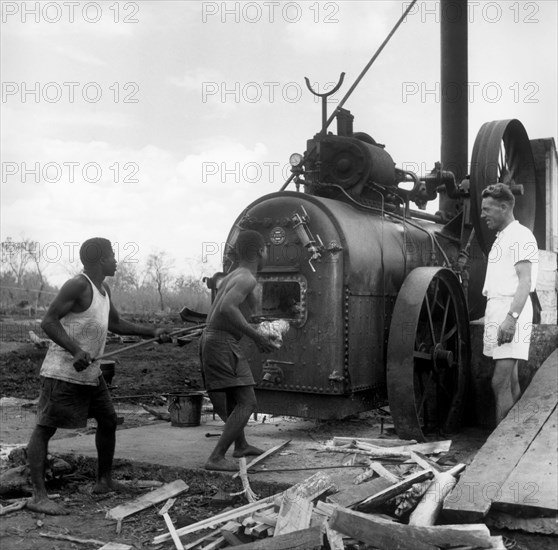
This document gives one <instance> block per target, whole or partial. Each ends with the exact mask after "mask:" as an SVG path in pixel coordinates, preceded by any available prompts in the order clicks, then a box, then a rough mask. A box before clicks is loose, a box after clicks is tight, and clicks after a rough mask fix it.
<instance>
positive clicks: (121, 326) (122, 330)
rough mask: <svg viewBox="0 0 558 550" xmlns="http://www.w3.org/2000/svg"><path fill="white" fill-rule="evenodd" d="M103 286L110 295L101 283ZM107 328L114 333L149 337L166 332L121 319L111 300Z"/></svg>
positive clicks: (106, 287)
mask: <svg viewBox="0 0 558 550" xmlns="http://www.w3.org/2000/svg"><path fill="white" fill-rule="evenodd" d="M103 286H104V288H105V290H106V292H107V293H108V295H109V297H110V289H109V287H108V286H107V285H105V284H103ZM108 329H109V330H110V331H111V332H114V334H126V335H132V336H149V337H151V338H157V337H159V336H160V335H161V334H164V333H166V332H167V331H166V330H165V329H164V328H157V327H155V326H151V325H139V324H136V323H131V322H130V321H126V319H122V317H120V312H119V311H118V310H117V309H116V307H115V305H114V304H113V303H112V300H111V301H110V310H109V323H108Z"/></svg>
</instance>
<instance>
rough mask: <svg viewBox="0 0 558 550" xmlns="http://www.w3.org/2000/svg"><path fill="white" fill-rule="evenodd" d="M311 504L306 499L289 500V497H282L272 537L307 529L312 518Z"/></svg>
mask: <svg viewBox="0 0 558 550" xmlns="http://www.w3.org/2000/svg"><path fill="white" fill-rule="evenodd" d="M312 508H313V505H312V502H311V501H310V500H308V499H306V498H297V499H295V500H293V499H291V498H290V497H289V495H287V494H285V495H284V496H283V501H282V502H281V508H280V509H279V516H278V517H277V525H276V526H275V534H274V535H273V536H274V537H278V536H279V535H285V534H286V533H292V532H293V531H300V530H301V529H308V527H310V518H311V517H312Z"/></svg>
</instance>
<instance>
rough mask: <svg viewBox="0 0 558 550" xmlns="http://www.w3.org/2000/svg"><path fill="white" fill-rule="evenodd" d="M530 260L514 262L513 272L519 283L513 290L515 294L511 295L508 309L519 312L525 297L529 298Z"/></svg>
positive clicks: (523, 304)
mask: <svg viewBox="0 0 558 550" xmlns="http://www.w3.org/2000/svg"><path fill="white" fill-rule="evenodd" d="M531 271H532V266H531V262H529V261H524V262H518V263H517V264H515V272H516V273H517V278H518V279H519V284H518V285H517V290H516V291H515V296H514V297H513V302H512V304H511V306H510V311H516V312H517V313H521V312H522V311H523V307H524V306H525V302H526V301H527V298H529V292H531Z"/></svg>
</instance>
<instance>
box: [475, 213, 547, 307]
mask: <svg viewBox="0 0 558 550" xmlns="http://www.w3.org/2000/svg"><path fill="white" fill-rule="evenodd" d="M524 261H527V262H531V289H530V292H533V291H534V290H535V284H536V282H537V274H538V270H539V249H538V246H537V241H536V239H535V236H534V235H533V233H531V231H530V230H529V229H527V227H525V226H524V225H521V224H520V223H519V222H518V221H517V220H514V221H513V222H511V223H510V224H509V225H507V226H506V227H505V228H504V229H503V230H502V231H499V232H498V233H497V234H496V240H495V241H494V244H493V245H492V248H491V249H490V253H489V254H488V265H487V268H486V278H485V280H484V287H483V289H482V293H483V295H484V296H487V297H488V298H504V297H513V296H515V293H516V291H517V287H518V285H519V278H518V276H517V273H516V271H515V264H517V263H519V262H524Z"/></svg>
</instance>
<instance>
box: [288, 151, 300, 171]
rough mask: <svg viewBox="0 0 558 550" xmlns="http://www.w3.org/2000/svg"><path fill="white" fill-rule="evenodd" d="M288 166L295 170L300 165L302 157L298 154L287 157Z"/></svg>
mask: <svg viewBox="0 0 558 550" xmlns="http://www.w3.org/2000/svg"><path fill="white" fill-rule="evenodd" d="M289 164H290V165H291V166H292V167H293V168H296V167H297V166H300V165H301V164H302V155H301V154H300V153H293V154H292V155H291V156H290V157H289Z"/></svg>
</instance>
